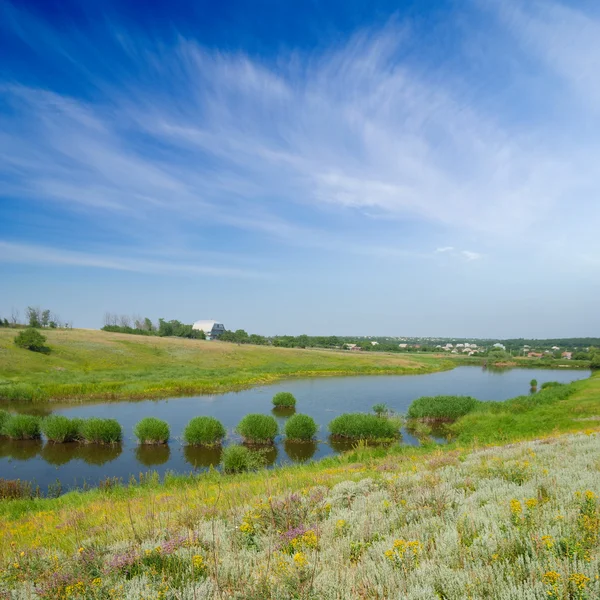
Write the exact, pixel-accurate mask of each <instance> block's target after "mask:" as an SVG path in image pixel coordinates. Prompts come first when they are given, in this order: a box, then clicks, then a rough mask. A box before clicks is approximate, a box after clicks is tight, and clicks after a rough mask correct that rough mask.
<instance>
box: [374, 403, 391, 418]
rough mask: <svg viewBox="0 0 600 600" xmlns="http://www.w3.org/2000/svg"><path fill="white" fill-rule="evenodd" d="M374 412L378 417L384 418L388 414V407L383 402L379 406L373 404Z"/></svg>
mask: <svg viewBox="0 0 600 600" xmlns="http://www.w3.org/2000/svg"><path fill="white" fill-rule="evenodd" d="M373 412H374V413H375V414H376V415H377V416H378V417H383V416H384V415H385V414H386V413H387V412H388V406H387V404H384V403H383V402H378V403H377V404H373Z"/></svg>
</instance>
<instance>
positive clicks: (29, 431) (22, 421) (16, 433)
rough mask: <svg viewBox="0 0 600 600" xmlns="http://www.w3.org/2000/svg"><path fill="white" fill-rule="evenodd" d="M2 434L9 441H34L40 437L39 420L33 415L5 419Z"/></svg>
mask: <svg viewBox="0 0 600 600" xmlns="http://www.w3.org/2000/svg"><path fill="white" fill-rule="evenodd" d="M2 433H3V434H4V435H5V436H7V437H9V438H10V439H11V440H35V439H38V438H39V437H40V435H41V433H40V418H39V417H36V416H34V415H11V416H10V417H9V418H8V419H6V421H5V423H4V427H3V428H2Z"/></svg>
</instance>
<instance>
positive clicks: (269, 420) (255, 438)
mask: <svg viewBox="0 0 600 600" xmlns="http://www.w3.org/2000/svg"><path fill="white" fill-rule="evenodd" d="M236 432H237V433H239V434H240V435H241V436H242V438H244V442H246V443H248V444H272V443H273V441H274V440H275V437H276V436H277V434H278V433H279V427H278V425H277V421H276V420H275V419H274V418H273V417H271V416H270V415H261V414H258V413H252V414H249V415H246V416H245V417H243V418H242V420H241V421H240V422H239V423H238V426H237V427H236Z"/></svg>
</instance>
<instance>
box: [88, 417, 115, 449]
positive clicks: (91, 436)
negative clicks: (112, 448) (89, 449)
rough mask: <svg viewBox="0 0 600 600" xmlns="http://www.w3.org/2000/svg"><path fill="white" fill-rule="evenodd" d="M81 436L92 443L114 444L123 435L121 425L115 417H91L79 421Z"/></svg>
mask: <svg viewBox="0 0 600 600" xmlns="http://www.w3.org/2000/svg"><path fill="white" fill-rule="evenodd" d="M80 433H81V437H82V438H83V439H84V440H85V441H86V442H89V443H93V444H115V443H117V442H120V441H121V439H122V437H123V430H122V428H121V425H120V424H119V422H118V421H116V420H115V419H98V418H97V417H92V418H91V419H85V420H84V421H83V422H82V423H81V429H80Z"/></svg>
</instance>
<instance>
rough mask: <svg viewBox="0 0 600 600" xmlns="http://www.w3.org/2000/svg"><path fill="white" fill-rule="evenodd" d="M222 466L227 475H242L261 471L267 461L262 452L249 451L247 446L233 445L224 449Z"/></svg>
mask: <svg viewBox="0 0 600 600" xmlns="http://www.w3.org/2000/svg"><path fill="white" fill-rule="evenodd" d="M221 464H222V465H223V471H225V473H242V472H244V471H252V470H256V469H260V467H262V466H263V465H264V464H265V461H264V457H263V455H262V454H261V453H260V452H257V451H256V450H249V449H248V448H246V447H245V446H240V445H233V446H227V447H226V448H224V449H223V454H222V455H221Z"/></svg>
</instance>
